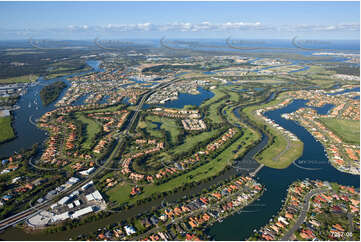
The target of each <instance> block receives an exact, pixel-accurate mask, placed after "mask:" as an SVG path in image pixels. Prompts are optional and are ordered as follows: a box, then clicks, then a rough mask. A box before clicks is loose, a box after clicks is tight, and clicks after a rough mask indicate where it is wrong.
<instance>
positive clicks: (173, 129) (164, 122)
mask: <svg viewBox="0 0 361 242" xmlns="http://www.w3.org/2000/svg"><path fill="white" fill-rule="evenodd" d="M145 120H146V126H147V128H148V129H147V131H148V132H149V133H150V134H151V135H152V136H155V137H158V138H162V137H163V134H162V132H160V130H157V129H155V128H156V127H157V125H156V124H154V123H153V122H157V123H161V125H160V127H159V128H160V129H161V130H165V131H166V132H168V133H169V135H170V137H171V142H172V143H175V142H176V141H177V137H178V135H179V134H180V131H181V127H179V125H178V124H177V122H176V121H175V120H174V119H170V118H164V117H159V116H155V115H148V116H146V118H145Z"/></svg>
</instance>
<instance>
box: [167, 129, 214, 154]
mask: <svg viewBox="0 0 361 242" xmlns="http://www.w3.org/2000/svg"><path fill="white" fill-rule="evenodd" d="M217 133H220V129H214V130H211V131H208V132H202V133H200V134H197V135H193V136H189V135H188V136H187V137H186V138H185V140H184V143H183V144H181V145H178V146H176V147H175V148H174V149H171V150H170V152H171V153H174V154H180V153H183V152H185V151H187V150H189V149H192V148H193V146H195V145H196V144H198V143H199V142H202V141H204V140H207V139H209V138H211V137H212V136H214V135H216V134H217Z"/></svg>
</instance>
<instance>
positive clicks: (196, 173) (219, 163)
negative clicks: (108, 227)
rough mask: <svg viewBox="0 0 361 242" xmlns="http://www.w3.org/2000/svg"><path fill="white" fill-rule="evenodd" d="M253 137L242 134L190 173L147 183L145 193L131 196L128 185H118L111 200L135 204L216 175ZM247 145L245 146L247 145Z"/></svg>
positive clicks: (110, 193) (112, 190) (111, 194)
mask: <svg viewBox="0 0 361 242" xmlns="http://www.w3.org/2000/svg"><path fill="white" fill-rule="evenodd" d="M251 141H252V139H248V140H246V139H245V136H244V135H243V136H241V137H240V138H239V139H237V140H236V141H235V142H233V143H232V144H231V145H230V146H228V147H227V148H226V149H225V150H224V151H223V152H222V153H220V154H219V155H218V156H217V157H215V158H214V159H212V160H210V161H209V162H208V163H207V164H205V165H203V166H200V167H198V168H196V169H194V170H192V171H190V172H188V173H185V174H183V175H181V176H178V177H176V178H174V179H171V180H170V181H168V182H166V183H163V184H161V185H158V186H157V185H155V184H150V185H145V186H144V190H143V193H142V194H140V195H139V196H136V197H134V198H131V199H130V198H129V196H128V194H129V192H130V190H129V188H127V187H126V186H121V185H118V186H116V187H114V188H113V189H111V190H110V191H109V192H107V194H108V195H109V199H110V200H111V201H116V202H118V203H119V204H123V203H125V202H129V204H134V203H135V202H136V201H137V200H140V199H144V198H147V197H149V196H151V195H152V194H153V193H161V192H165V191H171V190H173V189H174V188H176V187H180V186H182V185H184V184H187V183H191V182H197V181H201V180H204V179H206V178H208V177H210V176H214V175H216V174H217V173H219V172H221V171H222V170H223V169H224V168H225V167H226V166H227V165H229V164H231V162H232V159H233V157H234V155H235V154H234V152H233V151H234V150H237V149H238V146H239V145H241V144H242V142H246V145H248V144H250V143H251ZM246 145H245V146H246Z"/></svg>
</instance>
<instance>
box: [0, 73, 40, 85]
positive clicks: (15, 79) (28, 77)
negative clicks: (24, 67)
mask: <svg viewBox="0 0 361 242" xmlns="http://www.w3.org/2000/svg"><path fill="white" fill-rule="evenodd" d="M37 79H38V76H35V75H25V76H17V77H10V78H5V79H0V84H3V83H23V82H33V81H35V80H37Z"/></svg>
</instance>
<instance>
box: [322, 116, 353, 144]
mask: <svg viewBox="0 0 361 242" xmlns="http://www.w3.org/2000/svg"><path fill="white" fill-rule="evenodd" d="M320 121H321V122H322V123H324V124H325V126H326V127H328V128H329V129H330V130H332V132H334V133H335V134H336V135H337V136H338V137H340V138H341V139H342V140H343V141H345V142H346V143H351V144H358V145H359V144H360V121H358V120H344V119H335V118H320Z"/></svg>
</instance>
